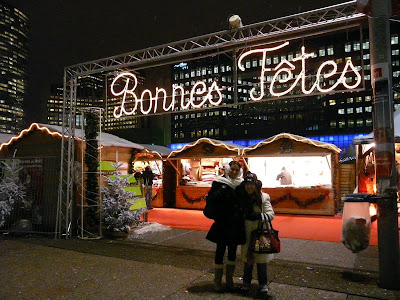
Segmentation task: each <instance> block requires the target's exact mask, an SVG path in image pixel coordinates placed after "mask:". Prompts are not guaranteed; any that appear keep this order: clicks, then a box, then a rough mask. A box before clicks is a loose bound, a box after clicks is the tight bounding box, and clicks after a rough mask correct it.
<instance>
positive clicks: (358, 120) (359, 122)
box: [357, 119, 364, 127]
mask: <svg viewBox="0 0 400 300" xmlns="http://www.w3.org/2000/svg"><path fill="white" fill-rule="evenodd" d="M363 126H364V120H363V119H357V127H363Z"/></svg>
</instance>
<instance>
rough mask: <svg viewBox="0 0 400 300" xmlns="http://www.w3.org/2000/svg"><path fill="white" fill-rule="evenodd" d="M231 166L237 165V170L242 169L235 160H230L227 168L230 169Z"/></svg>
mask: <svg viewBox="0 0 400 300" xmlns="http://www.w3.org/2000/svg"><path fill="white" fill-rule="evenodd" d="M233 165H237V166H238V167H239V168H241V167H242V166H241V165H240V164H239V162H238V161H236V160H232V161H231V162H230V163H229V166H230V167H232V166H233Z"/></svg>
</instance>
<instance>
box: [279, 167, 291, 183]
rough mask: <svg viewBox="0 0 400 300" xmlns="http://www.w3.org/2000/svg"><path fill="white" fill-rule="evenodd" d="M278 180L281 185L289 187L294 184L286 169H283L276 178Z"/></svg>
mask: <svg viewBox="0 0 400 300" xmlns="http://www.w3.org/2000/svg"><path fill="white" fill-rule="evenodd" d="M276 180H280V182H281V185H289V184H292V175H291V174H290V173H289V171H288V170H286V168H285V167H283V168H282V172H280V173H279V174H278V176H276Z"/></svg>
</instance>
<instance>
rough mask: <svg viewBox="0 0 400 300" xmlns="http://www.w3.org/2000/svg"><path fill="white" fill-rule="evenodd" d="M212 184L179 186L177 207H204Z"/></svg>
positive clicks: (177, 188) (177, 189)
mask: <svg viewBox="0 0 400 300" xmlns="http://www.w3.org/2000/svg"><path fill="white" fill-rule="evenodd" d="M210 189H211V187H210V186H177V187H176V208H186V209H204V207H205V206H206V196H207V194H208V192H209V191H210Z"/></svg>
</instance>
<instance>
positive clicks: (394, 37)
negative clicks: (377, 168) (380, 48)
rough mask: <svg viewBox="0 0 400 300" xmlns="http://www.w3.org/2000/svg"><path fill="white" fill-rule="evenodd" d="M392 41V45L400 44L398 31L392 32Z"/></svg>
mask: <svg viewBox="0 0 400 300" xmlns="http://www.w3.org/2000/svg"><path fill="white" fill-rule="evenodd" d="M390 43H391V44H392V45H395V44H398V43H399V35H398V34H397V33H395V34H392V35H391V36H390Z"/></svg>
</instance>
